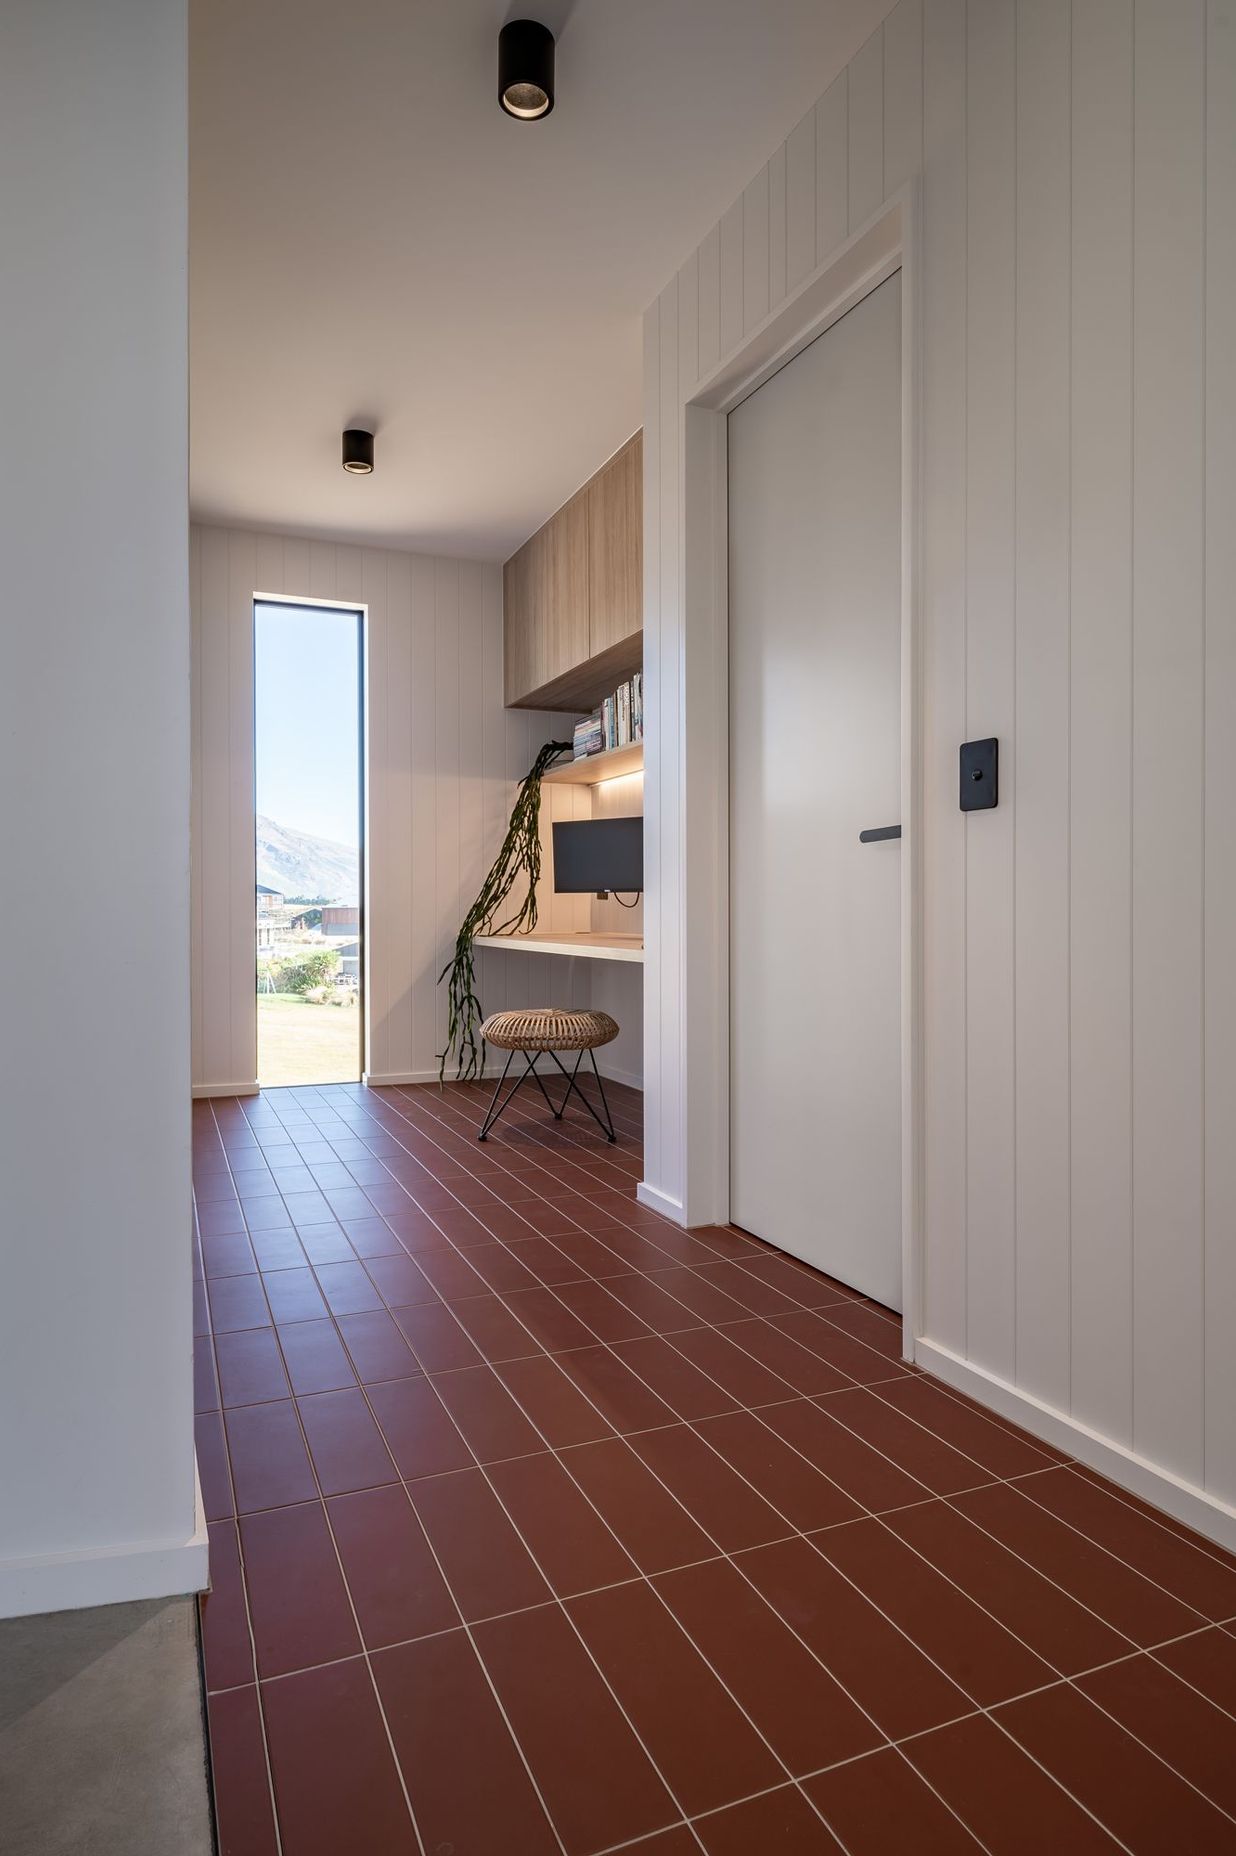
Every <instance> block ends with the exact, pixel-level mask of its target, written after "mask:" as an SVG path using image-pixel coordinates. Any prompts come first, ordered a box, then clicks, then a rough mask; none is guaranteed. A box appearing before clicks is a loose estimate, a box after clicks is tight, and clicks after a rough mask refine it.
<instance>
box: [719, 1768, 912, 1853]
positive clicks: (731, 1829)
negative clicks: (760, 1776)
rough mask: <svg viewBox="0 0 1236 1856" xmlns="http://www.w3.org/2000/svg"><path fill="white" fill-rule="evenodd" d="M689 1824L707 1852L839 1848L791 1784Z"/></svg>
mask: <svg viewBox="0 0 1236 1856" xmlns="http://www.w3.org/2000/svg"><path fill="white" fill-rule="evenodd" d="M695 1828H696V1830H697V1832H698V1833H699V1837H700V1840H701V1842H702V1843H703V1845H704V1848H705V1849H706V1850H707V1852H708V1856H755V1852H756V1851H757V1850H759V1851H760V1852H761V1856H762V1852H764V1851H768V1852H769V1856H773V1852H775V1853H776V1856H834V1853H835V1852H836V1851H838V1850H840V1849H841V1845H840V1844H839V1843H838V1841H837V1839H836V1837H834V1836H833V1834H832V1832H831V1831H830V1830H829V1829H828V1827H827V1826H826V1825H825V1824H824V1823H823V1822H822V1821H821V1819H820V1818H819V1816H818V1815H817V1814H816V1812H815V1811H813V1810H812V1808H811V1806H810V1804H808V1802H807V1800H806V1799H805V1798H804V1797H803V1794H802V1793H801V1792H800V1791H799V1790H798V1788H797V1787H796V1786H794V1785H783V1786H781V1787H780V1789H779V1790H777V1791H773V1792H765V1793H764V1794H763V1796H762V1797H759V1798H751V1799H748V1800H747V1801H746V1802H744V1803H743V1804H736V1805H730V1806H729V1808H728V1809H727V1810H724V1811H718V1812H717V1813H716V1814H715V1816H711V1817H702V1818H700V1819H699V1821H698V1822H697V1824H696V1826H695ZM890 1856H891V1852H890Z"/></svg>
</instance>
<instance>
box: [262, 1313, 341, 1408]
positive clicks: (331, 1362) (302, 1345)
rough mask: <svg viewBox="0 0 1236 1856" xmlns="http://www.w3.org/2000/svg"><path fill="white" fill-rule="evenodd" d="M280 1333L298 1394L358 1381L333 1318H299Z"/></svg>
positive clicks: (281, 1343) (334, 1390)
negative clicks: (310, 1319) (315, 1319)
mask: <svg viewBox="0 0 1236 1856" xmlns="http://www.w3.org/2000/svg"><path fill="white" fill-rule="evenodd" d="M278 1335H279V1345H280V1347H281V1348H282V1350H283V1361H284V1365H285V1366H286V1367H287V1371H288V1374H289V1376H290V1378H291V1381H292V1391H293V1392H294V1393H295V1394H296V1395H297V1396H298V1397H302V1396H303V1395H305V1394H306V1393H309V1392H338V1391H342V1390H343V1388H344V1387H345V1386H354V1385H355V1384H356V1374H355V1372H354V1371H353V1369H352V1363H351V1361H350V1360H349V1359H348V1356H347V1352H346V1350H345V1348H344V1345H343V1342H342V1341H341V1340H340V1338H339V1330H338V1329H337V1328H336V1326H335V1324H334V1322H333V1321H298V1322H296V1323H295V1324H294V1325H293V1326H291V1327H285V1328H280V1329H279V1330H278Z"/></svg>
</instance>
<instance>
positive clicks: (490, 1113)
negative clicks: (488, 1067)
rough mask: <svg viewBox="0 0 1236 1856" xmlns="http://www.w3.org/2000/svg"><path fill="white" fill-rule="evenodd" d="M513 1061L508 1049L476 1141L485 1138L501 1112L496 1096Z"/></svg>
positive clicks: (500, 1092) (512, 1052)
mask: <svg viewBox="0 0 1236 1856" xmlns="http://www.w3.org/2000/svg"><path fill="white" fill-rule="evenodd" d="M514 1061H515V1052H514V1051H513V1050H509V1051H508V1052H507V1053H506V1062H505V1063H504V1064H503V1066H502V1074H501V1076H500V1077H499V1078H498V1082H497V1085H496V1087H495V1089H494V1093H493V1099H492V1101H491V1102H490V1104H489V1107H488V1108H487V1109H486V1111H485V1119H484V1121H483V1122H482V1124H481V1131H480V1133H479V1134H478V1135H477V1137H476V1138H477V1140H478V1141H483V1140H484V1139H485V1138H486V1136H487V1135H488V1133H489V1130H490V1129H491V1128H492V1127H493V1125H494V1123H495V1121H497V1119H498V1115H500V1114H501V1113H502V1109H500V1108H498V1097H499V1096H500V1095H501V1094H502V1085H503V1083H504V1082H505V1081H506V1079H507V1074H508V1072H509V1070H510V1067H511V1065H512V1064H513V1063H514ZM522 1081H523V1078H522V1076H521V1077H520V1079H519V1082H522ZM518 1088H519V1083H516V1085H515V1089H518ZM515 1089H512V1091H511V1096H513V1095H514V1094H515ZM511 1096H508V1097H507V1099H506V1102H509V1101H510V1099H511ZM506 1102H504V1103H503V1104H502V1108H505V1107H506ZM495 1110H497V1113H496V1114H495V1112H494V1111H495Z"/></svg>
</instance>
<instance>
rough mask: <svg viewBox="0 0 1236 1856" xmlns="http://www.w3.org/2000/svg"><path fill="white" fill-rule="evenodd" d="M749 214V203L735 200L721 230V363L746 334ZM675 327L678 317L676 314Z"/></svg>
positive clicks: (740, 199) (722, 223) (719, 322)
mask: <svg viewBox="0 0 1236 1856" xmlns="http://www.w3.org/2000/svg"><path fill="white" fill-rule="evenodd" d="M745 213H746V205H745V201H744V200H743V199H742V198H741V197H740V198H738V199H737V200H735V202H734V204H733V206H731V207H730V210H729V211H728V213H726V214H725V216H724V218H723V219H722V220H721V224H720V226H719V227H718V234H719V238H720V283H721V306H720V315H719V317H718V324H719V328H720V336H721V359H722V360H724V359H725V357H726V355H728V354H731V353H732V352H733V350H734V349H735V348H736V347H737V346H738V344H739V342H740V341H741V340H742V333H743V327H744V323H743V293H744V285H745V277H744V266H743V231H744V219H745ZM675 324H677V313H676V312H675Z"/></svg>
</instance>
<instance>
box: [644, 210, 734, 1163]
mask: <svg viewBox="0 0 1236 1856" xmlns="http://www.w3.org/2000/svg"><path fill="white" fill-rule="evenodd" d="M723 223H724V222H723ZM739 223H740V227H741V221H740V222H739ZM723 282H724V271H723ZM722 326H723V328H724V291H723V303H722ZM659 327H660V342H661V361H660V385H661V412H660V445H661V474H660V484H659V489H660V497H661V523H660V534H659V550H658V551H659V555H660V577H661V650H660V656H659V661H658V667H657V675H658V680H659V692H658V698H657V700H658V702H659V703H661V704H662V705H663V707H664V709H665V710H666V711H667V712H668V713H669V714H671V715H677V714H679V713H680V711H681V707H682V702H683V687H682V678H683V651H682V638H683V597H682V466H681V447H682V423H683V415H682V400H681V396H680V394H679V389H678V284H677V280H676V279H675V281H674V282H673V283H671V284H669V285H668V286H667V288H666V289H665V290H663V291H662V293H661V315H660V323H659ZM660 781H661V793H662V798H663V806H662V814H661V844H660V859H659V871H658V880H659V882H660V885H661V923H662V932H663V933H664V935H665V944H666V946H667V947H668V948H672V949H673V950H674V952H673V958H672V963H671V962H670V961H668V960H666V961H663V962H662V966H661V1014H662V1036H663V1045H662V1079H663V1081H662V1088H663V1091H664V1100H663V1104H662V1112H663V1119H664V1129H665V1141H666V1148H667V1150H668V1152H670V1153H672V1154H673V1155H674V1159H675V1165H674V1169H673V1173H672V1176H671V1177H670V1178H667V1179H666V1181H665V1182H664V1188H663V1189H664V1190H666V1191H669V1192H670V1193H671V1194H672V1196H673V1197H675V1198H681V1196H682V1189H683V1179H684V1173H683V1164H682V1162H683V1145H682V1137H683V1113H682V1097H683V1090H684V1087H685V1066H686V1064H687V1062H688V1059H689V1054H690V1053H689V1052H688V1051H687V1050H686V1049H685V1035H686V1031H685V1014H684V1012H683V963H684V961H685V958H686V950H685V948H684V946H683V939H682V910H683V875H682V745H681V742H675V746H674V751H673V753H670V754H666V755H665V756H664V757H663V758H662V762H661V771H660Z"/></svg>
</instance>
